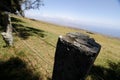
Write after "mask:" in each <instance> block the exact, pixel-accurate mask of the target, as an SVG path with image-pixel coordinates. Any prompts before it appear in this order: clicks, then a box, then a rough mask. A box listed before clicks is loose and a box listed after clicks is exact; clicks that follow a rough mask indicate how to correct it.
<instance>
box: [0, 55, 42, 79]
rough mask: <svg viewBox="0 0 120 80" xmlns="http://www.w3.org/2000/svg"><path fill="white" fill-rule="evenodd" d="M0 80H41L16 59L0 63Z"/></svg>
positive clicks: (22, 62)
mask: <svg viewBox="0 0 120 80" xmlns="http://www.w3.org/2000/svg"><path fill="white" fill-rule="evenodd" d="M0 80H41V78H40V75H38V74H35V73H34V72H33V71H32V70H31V69H29V68H28V67H27V65H26V63H25V62H24V61H22V60H21V59H20V58H18V57H15V58H14V57H13V58H10V59H9V60H8V61H0Z"/></svg>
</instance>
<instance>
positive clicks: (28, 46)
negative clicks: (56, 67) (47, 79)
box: [13, 28, 51, 74]
mask: <svg viewBox="0 0 120 80" xmlns="http://www.w3.org/2000/svg"><path fill="white" fill-rule="evenodd" d="M13 29H14V31H15V33H16V34H17V35H18V36H19V33H18V32H17V31H16V30H15V28H13ZM21 42H22V43H23V45H25V46H27V49H29V50H31V51H32V52H34V53H35V55H37V56H38V57H39V58H40V59H41V60H42V61H43V62H44V63H46V64H47V65H49V66H51V64H50V63H48V62H47V61H45V60H44V59H43V58H42V57H41V56H40V55H38V52H37V51H36V50H35V49H33V48H31V47H30V45H29V44H28V43H27V42H26V41H23V40H22V41H21ZM32 55H33V54H32ZM25 56H26V58H27V60H28V62H29V63H30V64H31V67H32V68H33V70H35V69H36V68H34V65H33V64H32V63H31V61H30V59H29V58H28V57H27V55H26V54H25ZM32 57H33V56H32ZM33 58H34V60H35V61H38V60H36V58H35V57H33ZM38 68H40V67H38ZM38 68H37V69H38ZM41 68H43V69H44V70H45V71H46V73H48V74H50V73H49V72H48V71H47V70H46V69H45V67H43V66H42V65H41Z"/></svg>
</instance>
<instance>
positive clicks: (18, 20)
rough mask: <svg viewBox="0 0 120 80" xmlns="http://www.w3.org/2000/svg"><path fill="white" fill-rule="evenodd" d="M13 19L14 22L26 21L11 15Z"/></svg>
mask: <svg viewBox="0 0 120 80" xmlns="http://www.w3.org/2000/svg"><path fill="white" fill-rule="evenodd" d="M11 21H12V22H22V23H25V22H24V21H22V20H21V19H18V18H15V17H11Z"/></svg>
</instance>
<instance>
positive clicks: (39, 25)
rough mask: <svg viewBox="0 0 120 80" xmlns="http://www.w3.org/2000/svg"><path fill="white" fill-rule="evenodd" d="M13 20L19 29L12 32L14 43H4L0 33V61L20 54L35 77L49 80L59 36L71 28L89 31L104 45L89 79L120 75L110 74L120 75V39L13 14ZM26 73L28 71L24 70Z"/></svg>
mask: <svg viewBox="0 0 120 80" xmlns="http://www.w3.org/2000/svg"><path fill="white" fill-rule="evenodd" d="M12 24H13V26H14V28H15V29H16V31H17V33H16V31H14V33H13V34H14V42H15V43H14V47H11V48H5V47H3V46H4V45H5V43H4V41H3V40H2V37H1V36H0V61H2V62H4V63H7V62H9V61H10V60H11V58H14V57H19V59H20V60H21V61H22V62H23V63H25V64H26V69H27V68H29V70H31V71H32V73H33V74H30V75H33V76H37V77H36V78H37V79H38V77H39V78H40V80H46V79H47V80H50V78H51V76H52V70H53V63H54V54H55V49H56V43H57V39H58V36H60V35H65V34H66V33H68V32H81V33H84V34H88V35H90V37H92V38H94V39H95V40H96V41H97V42H98V43H100V44H101V46H102V48H101V51H100V53H99V55H98V57H97V59H96V61H95V63H94V67H93V68H92V70H91V72H90V74H89V76H88V77H87V80H102V79H103V80H113V79H114V80H117V79H115V78H120V77H117V76H114V77H113V76H111V77H110V75H112V74H117V75H120V73H119V71H120V70H119V69H120V68H119V67H118V66H120V64H119V62H120V39H117V38H112V37H108V36H104V35H101V34H98V33H91V32H88V31H86V30H82V29H74V28H69V27H64V26H58V25H54V24H50V23H46V22H42V21H35V20H31V19H27V18H22V17H18V16H14V17H12ZM110 63H112V64H110ZM113 67H116V69H113ZM27 70H28V69H27ZM19 72H20V71H18V72H17V73H19ZM20 73H21V72H20ZM23 73H25V72H24V71H23ZM10 74H12V73H10ZM26 74H29V73H26ZM20 75H22V74H20ZM18 77H19V74H18ZM27 78H28V77H26V80H33V78H31V79H27ZM19 80H22V79H21V78H20V79H19Z"/></svg>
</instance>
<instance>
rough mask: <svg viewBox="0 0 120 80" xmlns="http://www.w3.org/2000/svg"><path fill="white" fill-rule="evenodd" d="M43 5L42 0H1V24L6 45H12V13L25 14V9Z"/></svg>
mask: <svg viewBox="0 0 120 80" xmlns="http://www.w3.org/2000/svg"><path fill="white" fill-rule="evenodd" d="M41 5H43V4H42V1H41V0H1V1H0V26H2V27H3V29H4V32H2V33H1V34H2V37H3V40H4V41H5V42H6V45H8V46H12V43H13V36H12V25H11V18H10V13H13V14H20V15H21V16H24V14H23V13H24V10H28V9H36V8H38V9H39V7H40V6H41Z"/></svg>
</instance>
